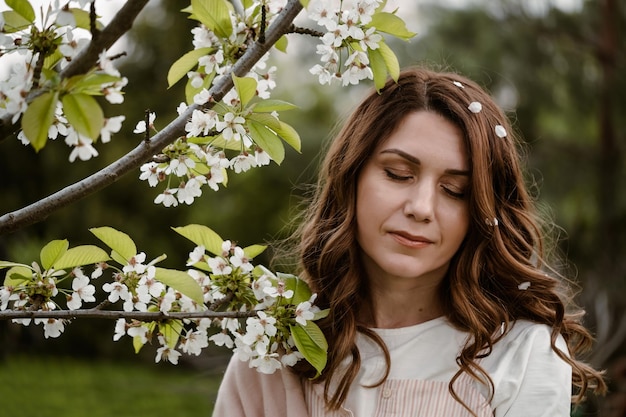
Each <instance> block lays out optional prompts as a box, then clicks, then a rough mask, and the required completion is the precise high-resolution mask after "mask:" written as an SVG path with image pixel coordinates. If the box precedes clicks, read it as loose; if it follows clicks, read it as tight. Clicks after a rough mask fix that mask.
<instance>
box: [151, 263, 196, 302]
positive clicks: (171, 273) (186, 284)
mask: <svg viewBox="0 0 626 417" xmlns="http://www.w3.org/2000/svg"><path fill="white" fill-rule="evenodd" d="M154 276H155V278H156V279H157V280H159V281H161V282H162V283H163V284H165V285H167V286H170V287H172V288H174V289H175V290H177V291H179V292H180V293H181V294H184V295H186V296H187V297H189V298H191V299H192V300H194V301H195V302H196V303H198V304H204V295H203V293H202V288H201V287H200V285H199V284H198V283H197V282H196V280H195V279H193V278H192V277H191V276H190V275H189V274H188V273H186V272H183V271H178V270H175V269H165V268H156V273H155V275H154Z"/></svg>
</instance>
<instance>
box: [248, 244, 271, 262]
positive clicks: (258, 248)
mask: <svg viewBox="0 0 626 417" xmlns="http://www.w3.org/2000/svg"><path fill="white" fill-rule="evenodd" d="M265 249H267V246H264V245H251V246H247V247H245V248H243V253H244V255H246V258H249V259H253V258H256V257H257V256H259V255H260V254H262V253H263V252H264V251H265Z"/></svg>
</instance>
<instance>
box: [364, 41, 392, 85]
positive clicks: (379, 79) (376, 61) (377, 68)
mask: <svg viewBox="0 0 626 417" xmlns="http://www.w3.org/2000/svg"><path fill="white" fill-rule="evenodd" d="M367 54H368V57H369V60H370V68H371V69H372V74H373V75H374V87H376V91H380V90H381V89H382V88H383V87H384V86H385V82H386V81H387V65H386V64H385V59H384V58H383V55H382V54H381V53H380V51H379V50H378V49H368V52H367Z"/></svg>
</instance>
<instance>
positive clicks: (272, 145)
mask: <svg viewBox="0 0 626 417" xmlns="http://www.w3.org/2000/svg"><path fill="white" fill-rule="evenodd" d="M246 126H247V127H248V130H249V132H250V137H251V138H252V140H253V141H254V143H256V144H257V145H258V146H259V147H260V148H261V149H263V150H264V151H265V152H267V154H268V155H269V156H270V158H272V159H273V160H274V162H276V163H277V164H278V165H280V164H281V162H283V159H285V147H284V146H283V143H282V142H281V140H280V138H279V137H278V136H277V135H276V134H275V133H274V132H272V131H271V130H269V129H268V128H267V127H266V126H265V125H263V124H261V123H258V122H256V121H254V120H252V119H248V120H247V121H246Z"/></svg>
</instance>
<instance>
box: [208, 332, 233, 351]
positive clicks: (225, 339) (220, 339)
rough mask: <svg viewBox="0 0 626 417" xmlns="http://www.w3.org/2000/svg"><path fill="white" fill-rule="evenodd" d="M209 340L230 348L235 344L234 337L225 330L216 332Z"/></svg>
mask: <svg viewBox="0 0 626 417" xmlns="http://www.w3.org/2000/svg"><path fill="white" fill-rule="evenodd" d="M209 340H210V341H211V342H213V343H214V344H215V345H216V346H226V347H227V348H229V349H232V348H233V346H234V342H233V339H232V338H231V337H230V336H229V335H228V333H227V332H225V331H221V332H219V333H215V334H214V335H213V336H211V337H209Z"/></svg>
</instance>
